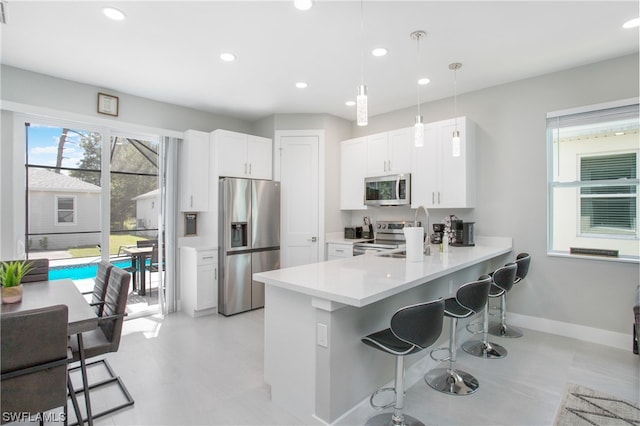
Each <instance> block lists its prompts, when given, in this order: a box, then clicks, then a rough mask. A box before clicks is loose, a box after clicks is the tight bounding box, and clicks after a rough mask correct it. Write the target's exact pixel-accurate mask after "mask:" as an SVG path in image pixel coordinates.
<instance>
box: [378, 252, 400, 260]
mask: <svg viewBox="0 0 640 426" xmlns="http://www.w3.org/2000/svg"><path fill="white" fill-rule="evenodd" d="M376 256H378V257H392V258H394V259H404V258H406V257H407V252H406V251H405V250H403V251H394V252H382V253H380V254H376Z"/></svg>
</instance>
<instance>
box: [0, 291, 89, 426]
mask: <svg viewBox="0 0 640 426" xmlns="http://www.w3.org/2000/svg"><path fill="white" fill-rule="evenodd" d="M22 287H23V292H22V301H21V302H18V303H10V304H2V305H0V314H3V313H8V312H20V311H27V310H31V309H38V308H45V307H48V306H54V305H67V307H68V312H69V336H72V337H73V336H77V339H78V348H79V352H80V364H81V367H82V380H83V384H84V389H85V398H84V399H85V405H86V410H87V423H88V424H89V425H93V418H92V415H91V399H90V398H89V392H88V391H86V390H87V389H88V388H89V387H88V381H87V373H86V363H85V356H84V344H83V340H82V333H84V332H87V331H91V330H95V329H96V328H98V315H97V314H96V312H95V310H94V309H93V307H92V306H91V305H90V304H89V302H88V301H87V300H86V299H85V298H84V296H83V295H82V293H81V292H80V290H79V289H78V287H76V285H75V284H74V283H73V281H72V280H71V279H60V280H49V281H36V282H32V283H27V284H23V285H22ZM78 423H79V424H80V423H82V419H78Z"/></svg>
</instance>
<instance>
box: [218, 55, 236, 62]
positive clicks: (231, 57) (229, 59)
mask: <svg viewBox="0 0 640 426" xmlns="http://www.w3.org/2000/svg"><path fill="white" fill-rule="evenodd" d="M220 59H222V60H223V61H225V62H233V61H235V60H236V55H234V54H233V53H221V54H220Z"/></svg>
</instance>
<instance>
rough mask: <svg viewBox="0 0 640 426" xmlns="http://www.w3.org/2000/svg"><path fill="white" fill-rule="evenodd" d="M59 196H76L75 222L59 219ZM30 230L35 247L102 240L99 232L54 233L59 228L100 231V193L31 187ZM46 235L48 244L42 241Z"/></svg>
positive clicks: (81, 244) (69, 244) (63, 247)
mask: <svg viewBox="0 0 640 426" xmlns="http://www.w3.org/2000/svg"><path fill="white" fill-rule="evenodd" d="M56 196H65V197H74V198H75V203H76V206H75V212H74V215H75V223H64V224H57V223H56V215H57V211H56ZM29 198H30V203H31V205H30V209H29V211H30V214H29V233H30V234H42V233H44V234H47V235H42V236H40V235H35V236H32V237H31V238H30V241H29V244H30V245H31V249H32V250H39V249H45V248H46V249H67V248H70V247H85V246H95V245H97V244H100V233H95V234H72V235H66V234H63V235H54V234H55V233H59V232H86V231H100V194H99V193H64V192H48V191H47V192H44V191H38V192H35V191H30V195H29ZM45 236H46V237H47V243H48V244H47V246H46V247H43V246H41V241H42V240H43V238H44V237H45Z"/></svg>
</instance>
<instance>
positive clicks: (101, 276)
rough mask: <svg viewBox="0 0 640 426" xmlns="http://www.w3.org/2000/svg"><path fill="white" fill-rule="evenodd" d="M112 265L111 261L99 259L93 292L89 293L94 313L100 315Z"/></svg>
mask: <svg viewBox="0 0 640 426" xmlns="http://www.w3.org/2000/svg"><path fill="white" fill-rule="evenodd" d="M112 268H113V265H112V264H111V262H108V261H106V260H101V261H100V263H98V272H97V274H96V278H95V281H94V284H93V292H92V293H91V306H93V309H95V311H96V315H98V316H99V317H100V316H102V311H103V309H104V296H105V294H106V292H107V283H108V282H109V275H111V269H112Z"/></svg>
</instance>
